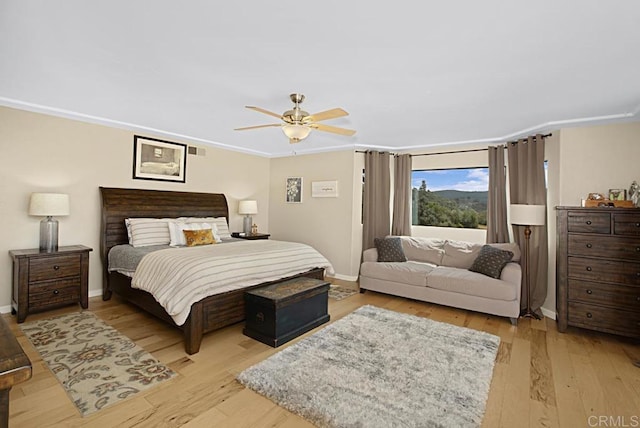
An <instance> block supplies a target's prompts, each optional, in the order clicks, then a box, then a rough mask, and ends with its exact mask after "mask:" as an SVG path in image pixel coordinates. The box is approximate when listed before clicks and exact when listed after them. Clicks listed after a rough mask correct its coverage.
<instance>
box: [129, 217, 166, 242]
mask: <svg viewBox="0 0 640 428" xmlns="http://www.w3.org/2000/svg"><path fill="white" fill-rule="evenodd" d="M167 220H168V219H166V218H128V219H126V220H125V225H127V223H128V227H127V231H129V230H130V231H131V239H130V240H129V244H131V245H133V246H134V247H147V246H149V245H167V244H169V241H170V236H169V225H168V224H167Z"/></svg>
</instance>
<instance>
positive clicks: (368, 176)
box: [362, 151, 391, 251]
mask: <svg viewBox="0 0 640 428" xmlns="http://www.w3.org/2000/svg"><path fill="white" fill-rule="evenodd" d="M390 191H391V184H390V173H389V153H386V152H375V151H367V152H366V153H365V154H364V196H363V203H362V251H364V250H367V249H369V248H373V247H374V246H375V244H374V239H375V238H383V237H385V236H387V235H389V231H390V226H391V219H390V215H389V201H390Z"/></svg>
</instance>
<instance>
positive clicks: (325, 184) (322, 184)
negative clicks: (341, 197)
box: [311, 181, 338, 198]
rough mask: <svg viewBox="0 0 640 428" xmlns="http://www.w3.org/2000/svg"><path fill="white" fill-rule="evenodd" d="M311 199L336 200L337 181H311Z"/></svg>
mask: <svg viewBox="0 0 640 428" xmlns="http://www.w3.org/2000/svg"><path fill="white" fill-rule="evenodd" d="M311 197H312V198H337V197H338V182H337V181H313V182H312V183H311Z"/></svg>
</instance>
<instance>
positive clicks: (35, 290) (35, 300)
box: [29, 277, 80, 309]
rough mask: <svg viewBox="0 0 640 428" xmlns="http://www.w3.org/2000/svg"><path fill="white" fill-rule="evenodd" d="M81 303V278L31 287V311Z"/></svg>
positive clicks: (48, 282) (47, 282)
mask: <svg viewBox="0 0 640 428" xmlns="http://www.w3.org/2000/svg"><path fill="white" fill-rule="evenodd" d="M78 301H80V277H76V278H67V279H61V280H57V281H46V282H41V283H38V285H33V284H32V285H30V286H29V309H38V308H45V307H49V306H57V305H62V304H67V303H75V302H78Z"/></svg>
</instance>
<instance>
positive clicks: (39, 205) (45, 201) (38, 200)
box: [29, 193, 69, 216]
mask: <svg viewBox="0 0 640 428" xmlns="http://www.w3.org/2000/svg"><path fill="white" fill-rule="evenodd" d="M29 215H38V216H54V215H55V216H62V215H69V195H66V194H64V193H32V194H31V200H30V201H29Z"/></svg>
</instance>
